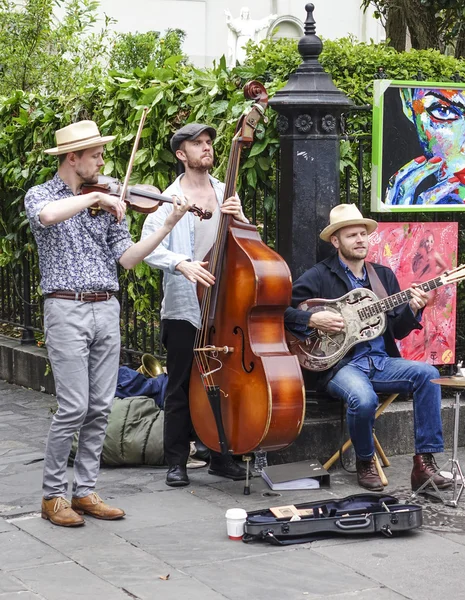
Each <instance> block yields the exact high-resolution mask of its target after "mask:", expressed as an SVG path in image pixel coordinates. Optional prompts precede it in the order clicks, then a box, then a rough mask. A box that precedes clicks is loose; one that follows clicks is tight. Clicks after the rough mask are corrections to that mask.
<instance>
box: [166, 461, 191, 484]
mask: <svg viewBox="0 0 465 600" xmlns="http://www.w3.org/2000/svg"><path fill="white" fill-rule="evenodd" d="M165 483H166V485H169V486H170V487H184V486H185V485H189V483H190V481H189V477H188V476H187V471H186V467H185V466H184V465H173V466H171V467H169V469H168V472H167V473H166V481H165Z"/></svg>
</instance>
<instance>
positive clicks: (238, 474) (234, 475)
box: [208, 452, 245, 481]
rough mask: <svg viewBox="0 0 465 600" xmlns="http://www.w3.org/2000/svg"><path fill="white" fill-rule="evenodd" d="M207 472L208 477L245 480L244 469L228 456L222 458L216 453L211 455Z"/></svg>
mask: <svg viewBox="0 0 465 600" xmlns="http://www.w3.org/2000/svg"><path fill="white" fill-rule="evenodd" d="M208 472H209V473H210V475H219V476H220V477H227V478H228V479H233V480H234V481H240V480H242V479H245V469H244V467H242V466H241V465H240V464H238V463H237V462H236V461H235V460H234V459H233V457H232V456H231V455H230V454H226V455H225V456H223V455H222V454H219V453H217V452H214V453H212V454H211V458H210V468H209V469H208Z"/></svg>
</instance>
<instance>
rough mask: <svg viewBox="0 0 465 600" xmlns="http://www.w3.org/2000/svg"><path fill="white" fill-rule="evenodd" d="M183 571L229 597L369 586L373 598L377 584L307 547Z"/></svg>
mask: <svg viewBox="0 0 465 600" xmlns="http://www.w3.org/2000/svg"><path fill="white" fill-rule="evenodd" d="M231 543H234V542H231ZM186 572H187V573H189V574H191V575H193V576H194V577H195V578H196V579H198V580H200V581H202V582H203V583H205V584H206V585H209V586H210V587H211V588H213V589H214V590H215V591H217V592H219V593H221V594H223V595H224V596H226V598H228V599H229V600H243V599H244V598H253V600H295V599H296V598H306V597H307V595H308V596H310V594H314V595H323V594H325V595H326V596H327V597H331V596H332V595H334V594H341V593H346V594H347V593H348V592H357V591H362V590H364V591H367V590H370V591H371V593H372V598H373V599H376V598H377V591H378V589H379V587H380V586H379V584H378V583H377V582H376V580H375V579H374V580H370V579H368V578H366V577H364V576H362V575H359V574H358V573H355V572H354V571H353V570H352V569H350V568H349V567H344V566H343V565H340V564H338V565H337V568H335V564H334V561H333V560H331V559H326V558H323V557H321V556H319V555H318V554H316V553H315V552H313V551H312V550H311V549H310V548H308V547H304V548H298V549H296V547H294V548H293V549H292V551H291V552H287V551H286V550H285V551H283V550H282V549H281V551H280V552H276V553H271V554H257V556H255V558H254V559H253V560H247V559H240V560H229V561H224V560H223V561H221V562H215V563H214V564H210V565H208V564H205V565H201V566H198V567H189V568H187V569H186ZM310 597H311V596H310Z"/></svg>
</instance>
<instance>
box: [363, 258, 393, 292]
mask: <svg viewBox="0 0 465 600" xmlns="http://www.w3.org/2000/svg"><path fill="white" fill-rule="evenodd" d="M365 268H366V270H367V273H368V279H369V280H370V284H371V289H372V290H373V291H374V293H375V294H376V295H377V296H378V298H379V299H380V300H381V299H382V298H387V296H388V293H387V292H386V288H385V287H384V285H383V284H382V283H381V279H380V278H379V277H378V275H377V274H376V271H375V269H374V267H373V265H372V264H371V263H370V262H368V261H367V262H365Z"/></svg>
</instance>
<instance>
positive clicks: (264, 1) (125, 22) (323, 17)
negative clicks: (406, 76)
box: [100, 0, 384, 66]
mask: <svg viewBox="0 0 465 600" xmlns="http://www.w3.org/2000/svg"><path fill="white" fill-rule="evenodd" d="M313 3H314V5H315V12H314V17H315V20H316V29H317V34H318V35H320V36H321V37H323V38H329V39H337V38H340V37H344V36H347V35H348V34H352V35H354V36H355V37H356V38H358V39H359V40H361V41H369V40H370V39H373V40H374V41H375V42H378V41H380V40H381V39H383V35H384V31H383V29H382V27H381V26H380V25H379V23H378V21H376V19H374V18H373V17H372V16H371V15H368V14H367V15H364V14H363V12H362V11H361V9H360V0H314V2H313ZM305 5H306V2H305V0H131V1H130V3H129V4H128V2H127V0H100V11H101V12H102V14H103V13H106V14H108V15H110V16H112V17H114V18H115V19H116V20H117V24H116V25H115V29H116V30H117V31H122V32H136V31H139V32H144V31H149V30H155V31H164V30H166V29H167V28H168V27H171V28H179V29H183V30H184V31H185V32H186V34H187V37H186V41H185V43H184V51H185V52H186V54H188V55H189V57H190V59H191V60H192V61H193V62H194V63H195V64H196V65H198V66H205V65H210V64H211V63H212V62H213V60H214V59H218V58H219V57H220V56H221V55H222V54H227V39H228V28H227V25H226V17H225V14H224V11H225V10H226V9H229V10H230V11H231V13H232V16H233V18H236V17H238V16H239V14H240V9H241V7H243V6H249V8H250V18H251V19H262V18H263V17H266V16H268V15H269V14H271V13H272V10H273V8H275V9H276V10H277V14H278V16H282V15H290V16H293V17H296V18H298V19H300V20H301V21H302V22H303V21H305V18H306V16H307V15H306V12H305Z"/></svg>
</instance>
